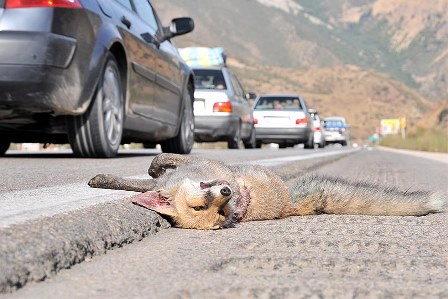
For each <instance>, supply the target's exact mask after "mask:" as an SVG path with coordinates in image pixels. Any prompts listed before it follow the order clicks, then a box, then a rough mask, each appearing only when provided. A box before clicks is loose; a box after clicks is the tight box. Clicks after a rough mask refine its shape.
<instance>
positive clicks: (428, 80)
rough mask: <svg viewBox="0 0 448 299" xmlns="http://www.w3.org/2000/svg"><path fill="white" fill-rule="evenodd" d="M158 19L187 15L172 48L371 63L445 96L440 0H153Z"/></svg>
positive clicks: (310, 64) (296, 61)
mask: <svg viewBox="0 0 448 299" xmlns="http://www.w3.org/2000/svg"><path fill="white" fill-rule="evenodd" d="M153 3H154V5H155V6H156V8H157V9H158V11H160V12H161V15H162V16H163V17H162V19H163V21H164V23H165V24H167V23H168V21H169V19H171V18H172V17H175V16H181V15H189V16H192V17H193V18H194V19H195V22H196V30H195V32H194V33H193V34H191V35H189V36H187V37H185V38H184V37H182V38H178V39H177V40H176V43H178V44H179V45H180V46H189V45H192V44H194V45H205V46H212V47H218V46H223V47H225V48H226V49H227V50H228V52H229V55H230V56H234V57H238V58H239V59H243V60H245V61H248V62H252V63H257V64H268V65H275V66H281V67H285V66H290V67H297V68H302V69H309V68H316V67H331V66H336V65H343V64H351V65H358V66H360V67H364V68H373V69H376V70H377V71H380V72H384V73H386V74H388V75H389V76H391V77H393V78H395V79H397V80H400V81H402V82H404V83H405V84H407V85H408V86H410V87H412V88H414V89H416V90H419V91H420V92H421V93H422V94H424V95H425V96H427V97H428V98H431V99H434V100H441V99H444V98H446V97H447V96H448V88H447V83H446V80H448V78H446V76H447V73H448V23H447V20H448V1H446V0H433V1H421V0H394V1H390V0H357V1H355V0H321V1H315V0H226V1H222V0H207V1H204V0H153Z"/></svg>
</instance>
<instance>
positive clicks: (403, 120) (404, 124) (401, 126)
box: [400, 117, 406, 129]
mask: <svg viewBox="0 0 448 299" xmlns="http://www.w3.org/2000/svg"><path fill="white" fill-rule="evenodd" d="M400 128H401V129H404V128H406V117H400Z"/></svg>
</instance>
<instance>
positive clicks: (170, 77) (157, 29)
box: [133, 0, 183, 126]
mask: <svg viewBox="0 0 448 299" xmlns="http://www.w3.org/2000/svg"><path fill="white" fill-rule="evenodd" d="M133 1H134V4H135V8H136V11H137V13H138V14H139V15H140V17H141V18H142V19H143V20H144V21H145V22H147V23H148V25H149V26H150V27H151V29H152V30H153V32H154V33H155V36H154V37H155V39H156V42H155V46H156V48H155V52H156V57H155V60H154V63H155V70H156V84H155V94H154V105H153V107H152V109H153V117H154V118H155V119H158V120H159V121H161V122H165V123H168V124H170V125H173V126H176V125H177V124H178V123H179V119H178V118H179V111H180V108H181V104H182V103H181V100H182V82H183V80H182V71H181V67H182V66H181V64H180V59H179V58H178V53H177V49H176V48H175V47H174V46H173V45H172V44H171V42H170V41H169V40H168V41H164V42H162V43H161V44H158V42H157V34H161V30H162V26H161V25H160V21H159V19H158V17H157V14H156V13H155V11H154V9H153V7H152V6H151V3H150V2H149V1H148V0H133Z"/></svg>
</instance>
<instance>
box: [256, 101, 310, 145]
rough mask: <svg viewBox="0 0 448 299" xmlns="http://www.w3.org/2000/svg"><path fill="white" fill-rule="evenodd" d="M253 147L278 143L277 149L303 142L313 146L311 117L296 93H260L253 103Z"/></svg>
mask: <svg viewBox="0 0 448 299" xmlns="http://www.w3.org/2000/svg"><path fill="white" fill-rule="evenodd" d="M254 122H255V132H256V139H257V147H258V148H259V147H261V145H262V144H263V143H278V145H279V147H280V148H286V147H289V146H294V145H296V144H301V143H303V144H304V147H305V148H309V149H311V148H314V134H313V120H312V119H311V117H310V114H309V113H308V108H307V106H306V104H305V100H304V98H303V97H302V96H299V95H282V94H265V95H260V96H259V97H258V98H257V100H256V102H255V105H254Z"/></svg>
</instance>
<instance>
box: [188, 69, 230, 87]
mask: <svg viewBox="0 0 448 299" xmlns="http://www.w3.org/2000/svg"><path fill="white" fill-rule="evenodd" d="M193 72H194V87H195V88H196V89H219V90H223V89H227V86H226V81H225V80H224V75H223V74H222V71H220V70H207V69H196V70H194V71H193Z"/></svg>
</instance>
